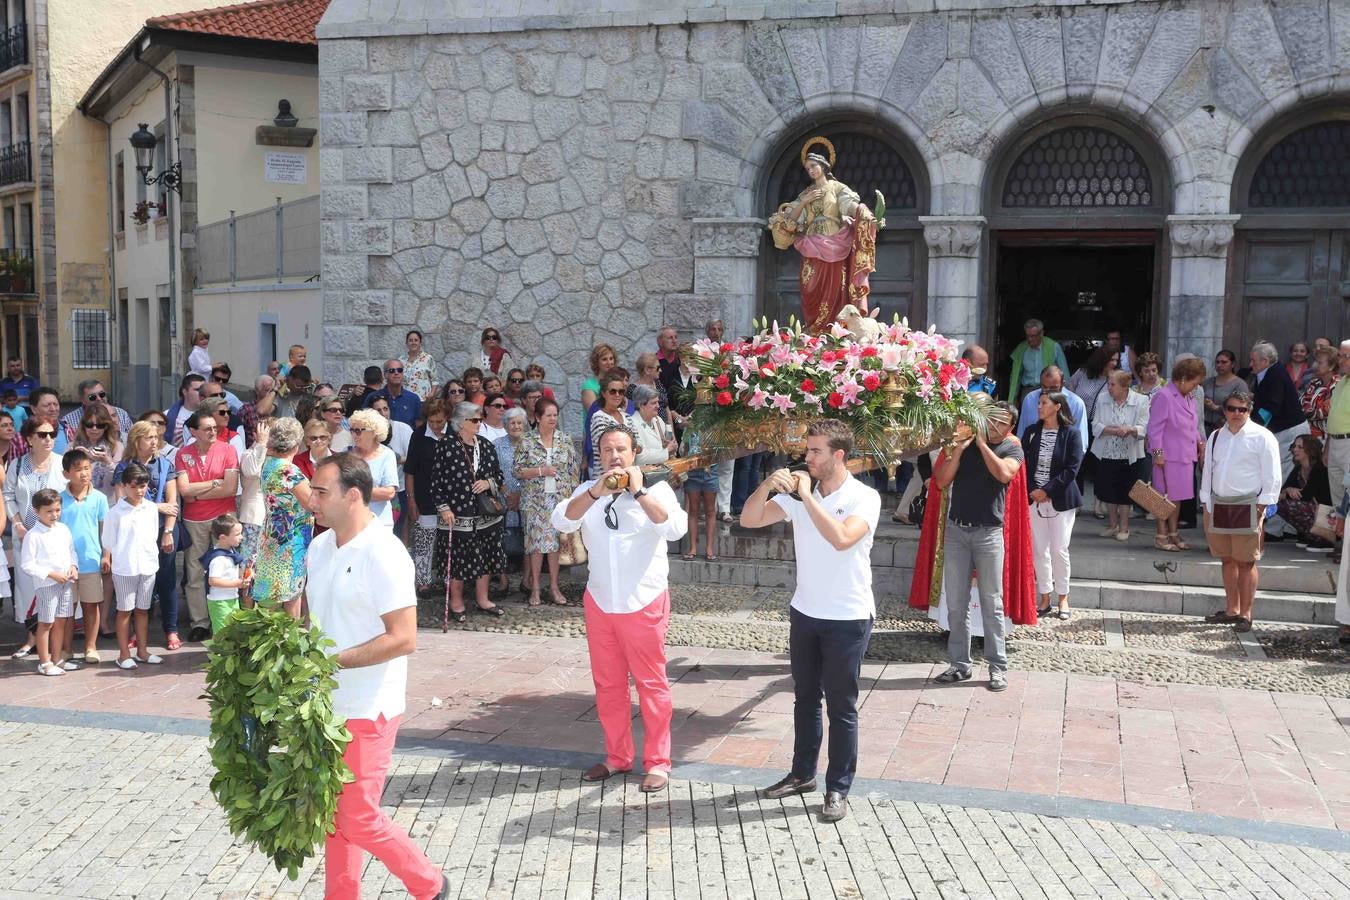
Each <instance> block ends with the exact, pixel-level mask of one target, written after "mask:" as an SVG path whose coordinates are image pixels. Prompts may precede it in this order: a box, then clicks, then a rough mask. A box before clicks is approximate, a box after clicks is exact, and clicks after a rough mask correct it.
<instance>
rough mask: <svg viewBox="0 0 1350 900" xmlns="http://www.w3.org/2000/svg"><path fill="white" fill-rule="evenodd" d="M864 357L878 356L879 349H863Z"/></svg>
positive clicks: (869, 347)
mask: <svg viewBox="0 0 1350 900" xmlns="http://www.w3.org/2000/svg"><path fill="white" fill-rule="evenodd" d="M862 355H863V356H876V355H877V348H876V347H871V346H868V347H864V348H862Z"/></svg>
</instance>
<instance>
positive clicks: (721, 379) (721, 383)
mask: <svg viewBox="0 0 1350 900" xmlns="http://www.w3.org/2000/svg"><path fill="white" fill-rule="evenodd" d="M714 383H715V384H716V385H717V386H718V387H719V388H725V387H726V386H727V385H729V384H731V379H730V378H728V377H727V376H726V375H718V376H717V381H716V382H714Z"/></svg>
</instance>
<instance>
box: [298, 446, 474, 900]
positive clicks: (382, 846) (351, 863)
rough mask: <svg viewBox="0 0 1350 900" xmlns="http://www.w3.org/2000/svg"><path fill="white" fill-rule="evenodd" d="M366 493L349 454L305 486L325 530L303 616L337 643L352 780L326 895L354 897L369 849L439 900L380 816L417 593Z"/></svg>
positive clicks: (419, 864) (313, 556)
mask: <svg viewBox="0 0 1350 900" xmlns="http://www.w3.org/2000/svg"><path fill="white" fill-rule="evenodd" d="M373 489H374V483H373V479H372V478H371V474H370V467H369V466H367V465H366V463H365V460H363V459H361V458H360V457H358V456H357V455H356V454H354V453H339V454H336V455H334V456H329V457H328V458H327V459H325V460H323V461H322V462H320V463H319V464H318V466H317V468H316V469H315V472H314V478H313V479H312V480H311V482H310V508H311V509H312V510H313V511H314V514H315V517H316V518H317V520H318V522H319V524H320V525H326V526H328V528H329V530H328V531H325V532H324V533H323V534H321V535H319V536H318V537H316V538H315V539H314V542H313V543H312V544H310V545H309V553H308V555H307V556H306V558H305V562H306V568H307V570H308V575H309V581H308V583H307V585H306V590H305V592H306V596H307V598H308V600H309V614H310V617H311V618H312V619H313V621H314V622H315V624H317V625H318V626H319V627H320V628H322V629H323V631H324V633H325V634H327V635H328V636H329V637H330V638H332V639H333V641H334V643H336V644H337V648H336V653H337V661H338V665H339V666H340V668H339V669H338V673H337V682H338V686H337V690H335V691H334V692H333V711H334V712H335V713H336V714H337V715H338V716H339V717H341V718H345V719H346V720H347V730H348V731H350V732H351V735H352V741H351V743H350V744H348V745H347V750H346V752H345V753H344V754H343V757H342V758H343V760H344V761H345V762H346V763H347V765H348V766H349V767H350V768H351V770H352V775H353V776H354V780H353V781H352V782H351V783H350V784H347V785H345V786H344V787H343V788H342V793H340V794H339V795H338V801H337V815H336V816H335V817H334V819H333V834H331V835H329V837H328V841H327V843H326V844H325V845H324V870H325V873H324V896H325V897H328V898H334V897H338V898H356V897H359V896H360V894H361V869H362V865H363V863H364V857H363V852H364V851H369V852H370V853H372V854H374V855H375V856H376V857H378V858H379V860H380V861H381V862H382V863H384V865H385V867H386V868H387V869H388V870H389V872H390V874H392V875H394V876H395V877H396V878H398V879H399V880H400V881H402V882H403V886H404V887H405V888H407V890H408V893H409V894H410V895H412V896H413V897H416V898H432V897H435V898H441V897H444V896H446V894H447V893H448V891H449V887H450V882H449V880H448V879H447V878H446V877H445V876H444V875H443V874H442V873H441V871H440V870H439V869H437V868H436V866H435V865H433V864H432V862H431V860H429V859H427V856H426V854H425V853H423V852H422V850H421V849H420V848H419V847H418V846H417V845H416V844H414V843H413V841H412V839H411V838H409V837H408V835H407V832H405V831H403V829H401V828H399V827H397V826H396V825H394V823H393V822H391V821H390V820H389V817H388V816H386V815H385V814H384V812H383V811H382V810H381V809H380V795H381V794H382V793H384V777H385V773H387V772H388V771H389V762H390V758H391V756H392V755H393V751H394V738H395V737H396V736H397V735H398V723H399V718H400V717H401V716H402V714H403V710H404V708H405V706H406V692H407V681H408V655H409V654H410V653H412V652H413V651H414V650H416V649H417V595H416V593H415V586H414V584H413V580H414V579H413V563H412V559H411V558H410V557H409V556H408V551H407V550H405V549H404V548H403V544H401V543H399V540H398V538H396V537H394V533H393V532H392V531H391V530H389V529H388V528H385V527H383V526H382V525H380V523H379V520H378V519H376V518H375V515H374V514H373V513H372V512H371V511H370V492H371V491H372V490H373Z"/></svg>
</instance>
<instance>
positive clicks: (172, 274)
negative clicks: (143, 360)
mask: <svg viewBox="0 0 1350 900" xmlns="http://www.w3.org/2000/svg"><path fill="white" fill-rule="evenodd" d="M134 61H135V62H136V64H137V65H139V66H143V67H145V68H147V69H149V70H150V71H151V72H154V73H155V74H156V75H158V76H159V80H160V82H161V83H162V84H163V85H164V140H165V142H166V147H174V146H175V145H176V143H177V141H176V140H175V138H174V136H173V131H174V129H173V82H172V81H171V80H170V78H169V76H168V74H166V73H165V72H163V71H162V70H160V69H157V68H155V67H154V66H152V65H150V64H149V63H148V62H146V61H145V60H143V59H141V48H140V47H139V46H138V47H137V48H136V53H135V57H134ZM111 144H112V142H111V140H110V141H109V146H111ZM164 158H165V160H166V161H168V159H169V154H167V153H166V154H165V155H164ZM180 161H181V158H180ZM170 164H172V163H170ZM136 174H137V175H140V173H139V172H137V173H136ZM142 180H144V176H142ZM181 189H182V182H181V181H180V182H179V190H180V191H181ZM174 193H175V192H174V191H166V192H165V196H166V197H167V198H168V201H169V202H168V207H169V208H168V210H166V211H165V215H166V216H167V217H168V219H169V307H170V309H172V310H175V315H177V313H176V311H177V309H178V277H177V273H178V234H177V229H176V228H175V227H174V215H173V194H174ZM182 199H183V195H182V194H181V193H179V194H178V200H179V202H180V203H181V202H182ZM177 318H178V321H180V322H181V321H182V316H178V317H177ZM167 324H168V323H166V322H161V323H160V327H161V328H163V327H166V326H167ZM184 370H185V371H186V364H184ZM166 374H167V375H169V376H172V375H173V373H172V372H169V373H165V372H161V373H160V379H161V380H162V379H163V378H164V376H165V375H166ZM152 395H153V396H154V397H156V398H158V392H157V391H154V390H152ZM159 399H162V398H158V399H156V400H155V404H156V405H157V404H158V402H159Z"/></svg>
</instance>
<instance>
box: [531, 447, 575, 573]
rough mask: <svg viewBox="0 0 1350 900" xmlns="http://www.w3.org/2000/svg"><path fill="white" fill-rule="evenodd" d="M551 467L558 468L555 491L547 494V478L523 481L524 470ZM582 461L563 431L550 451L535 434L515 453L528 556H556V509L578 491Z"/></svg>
mask: <svg viewBox="0 0 1350 900" xmlns="http://www.w3.org/2000/svg"><path fill="white" fill-rule="evenodd" d="M547 465H552V466H555V467H557V469H558V476H557V478H555V479H554V481H555V482H556V484H554V485H553V487H554V490H552V491H545V490H544V488H545V486H546V485H545V481H546V479H544V478H522V477H521V474H520V473H521V472H522V471H523V470H524V469H534V468H537V467H539V466H547ZM580 466H581V457H580V455H579V454H578V453H577V448H576V446H575V445H574V444H573V443H572V439H571V438H569V437H568V436H567V435H566V434H564V433H563V432H561V431H555V432H554V433H553V448H552V450H551V451H550V450H549V449H548V448H546V447H544V445H543V444H542V443H541V442H540V440H539V435H538V433H536V432H531V433H529V434H527V435H525V439H524V440H522V441H521V444H520V448H519V449H518V450H517V451H516V477H517V478H520V512H521V515H522V516H524V518H525V552H526V553H556V552H557V551H558V532H556V531H554V530H553V524H552V522H551V517H552V516H553V507H554V506H556V505H557V503H558V500H559V499H561V498H563V497H570V496H572V492H573V491H575V490H576V489H577V483H578V482H577V470H578V469H579V468H580Z"/></svg>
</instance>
